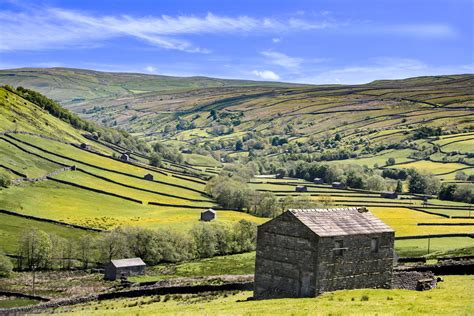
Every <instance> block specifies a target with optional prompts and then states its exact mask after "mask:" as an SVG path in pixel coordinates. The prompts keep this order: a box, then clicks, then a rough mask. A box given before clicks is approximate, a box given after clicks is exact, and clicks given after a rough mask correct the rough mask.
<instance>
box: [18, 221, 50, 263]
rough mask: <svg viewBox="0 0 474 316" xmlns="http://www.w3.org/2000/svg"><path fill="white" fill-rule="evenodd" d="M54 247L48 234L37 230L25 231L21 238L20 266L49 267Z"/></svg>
mask: <svg viewBox="0 0 474 316" xmlns="http://www.w3.org/2000/svg"><path fill="white" fill-rule="evenodd" d="M52 249H53V245H52V243H51V239H50V237H49V235H48V234H47V233H45V232H44V231H42V230H38V229H37V228H32V229H29V230H27V231H24V232H23V233H22V235H21V238H20V243H19V249H18V255H19V256H20V258H21V259H20V262H19V263H20V266H23V263H24V264H25V266H26V267H27V268H28V269H30V270H32V269H33V268H38V269H44V268H47V267H48V265H49V261H50V259H51V255H52Z"/></svg>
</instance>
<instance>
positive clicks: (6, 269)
mask: <svg viewBox="0 0 474 316" xmlns="http://www.w3.org/2000/svg"><path fill="white" fill-rule="evenodd" d="M12 270H13V264H12V262H11V261H10V258H8V257H7V256H5V255H4V254H3V253H0V277H8V276H9V275H10V273H11V272H12Z"/></svg>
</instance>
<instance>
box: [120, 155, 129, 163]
mask: <svg viewBox="0 0 474 316" xmlns="http://www.w3.org/2000/svg"><path fill="white" fill-rule="evenodd" d="M120 160H122V161H127V162H128V161H130V155H129V154H126V153H125V154H122V155H121V156H120Z"/></svg>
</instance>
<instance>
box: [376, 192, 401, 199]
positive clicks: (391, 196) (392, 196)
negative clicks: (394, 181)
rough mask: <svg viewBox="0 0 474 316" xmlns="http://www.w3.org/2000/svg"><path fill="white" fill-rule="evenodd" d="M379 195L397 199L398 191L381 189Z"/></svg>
mask: <svg viewBox="0 0 474 316" xmlns="http://www.w3.org/2000/svg"><path fill="white" fill-rule="evenodd" d="M380 197H383V198H386V199H398V193H397V192H392V191H383V192H380Z"/></svg>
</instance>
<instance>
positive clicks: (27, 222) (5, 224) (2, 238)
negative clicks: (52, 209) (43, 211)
mask: <svg viewBox="0 0 474 316" xmlns="http://www.w3.org/2000/svg"><path fill="white" fill-rule="evenodd" d="M0 195H1V192H0ZM32 228H38V229H41V230H43V231H45V232H47V233H54V234H57V235H58V236H61V237H63V238H67V239H70V240H77V239H79V237H81V236H83V235H86V234H90V235H95V234H96V233H93V232H87V231H84V230H80V229H74V228H70V227H66V226H61V225H56V224H52V223H47V222H40V221H36V220H31V219H26V218H21V217H18V216H13V215H7V214H0V248H1V249H2V250H3V251H5V252H6V253H8V254H13V253H15V252H16V250H17V248H18V241H19V239H20V236H21V234H22V233H23V232H24V231H26V230H30V229H32Z"/></svg>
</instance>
